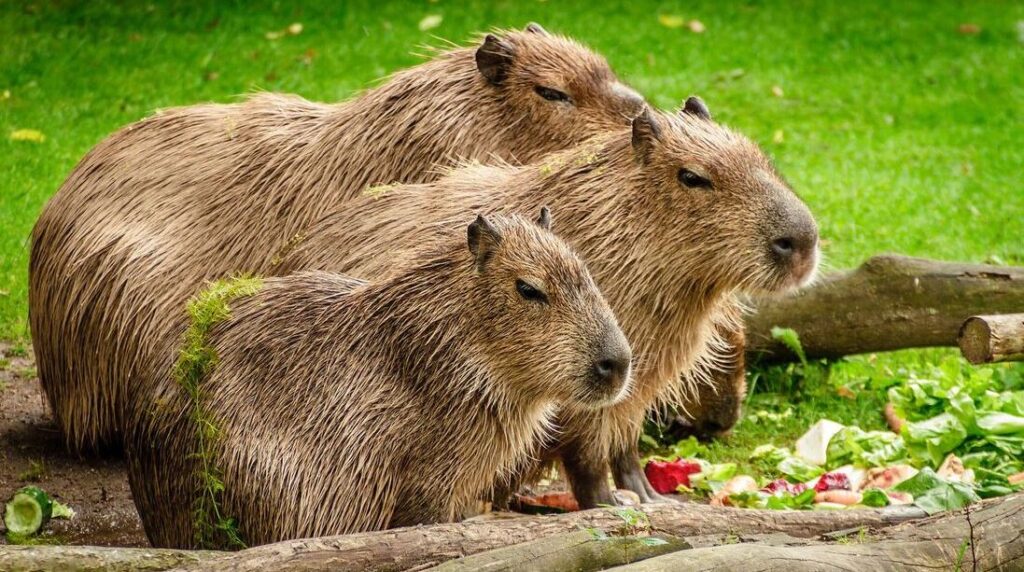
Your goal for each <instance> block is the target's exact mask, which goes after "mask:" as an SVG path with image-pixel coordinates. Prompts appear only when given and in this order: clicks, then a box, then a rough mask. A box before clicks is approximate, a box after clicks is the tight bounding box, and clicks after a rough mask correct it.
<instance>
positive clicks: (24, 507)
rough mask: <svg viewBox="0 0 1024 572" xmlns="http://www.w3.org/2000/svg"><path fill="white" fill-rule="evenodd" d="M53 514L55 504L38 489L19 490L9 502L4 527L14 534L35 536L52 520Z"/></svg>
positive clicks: (5, 511) (5, 512) (25, 488)
mask: <svg viewBox="0 0 1024 572" xmlns="http://www.w3.org/2000/svg"><path fill="white" fill-rule="evenodd" d="M52 514H53V502H52V501H50V497H49V496H47V495H46V493H45V492H43V490H42V489H40V488H38V487H24V488H21V489H19V490H18V491H17V492H15V493H14V496H13V497H11V500H9V501H7V507H6V509H5V510H4V525H5V526H7V532H10V533H12V534H20V535H29V534H35V533H36V532H38V531H39V529H40V528H42V527H43V525H44V524H46V523H47V522H48V521H49V520H50V516H51V515H52Z"/></svg>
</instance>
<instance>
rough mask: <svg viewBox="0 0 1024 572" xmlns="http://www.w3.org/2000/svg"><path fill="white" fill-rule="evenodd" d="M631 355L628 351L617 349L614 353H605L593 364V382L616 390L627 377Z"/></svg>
mask: <svg viewBox="0 0 1024 572" xmlns="http://www.w3.org/2000/svg"><path fill="white" fill-rule="evenodd" d="M631 357H632V356H631V355H630V354H629V351H628V350H623V349H622V348H618V349H617V350H615V351H611V352H606V353H605V355H603V356H601V358H600V359H598V360H597V361H595V362H594V367H593V372H594V380H595V381H596V382H597V384H598V385H599V386H601V387H605V388H608V389H613V390H616V391H617V390H618V389H619V388H620V387H622V385H623V384H624V383H626V378H627V377H629V360H630V359H631Z"/></svg>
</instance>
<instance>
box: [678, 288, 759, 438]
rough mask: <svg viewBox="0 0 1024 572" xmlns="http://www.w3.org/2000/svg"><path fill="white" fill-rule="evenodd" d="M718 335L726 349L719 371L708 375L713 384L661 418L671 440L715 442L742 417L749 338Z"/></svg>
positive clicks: (729, 331)
mask: <svg viewBox="0 0 1024 572" xmlns="http://www.w3.org/2000/svg"><path fill="white" fill-rule="evenodd" d="M737 310H738V308H737ZM716 334H717V337H719V338H720V339H722V340H723V341H724V342H725V344H726V345H725V347H724V348H723V350H722V353H721V354H720V355H719V359H718V363H717V364H715V365H716V367H715V368H714V369H713V371H710V372H708V373H709V375H710V376H711V381H712V382H711V383H701V384H699V385H698V386H697V388H696V391H695V392H694V393H692V394H690V395H687V396H686V398H685V399H684V401H683V402H682V403H676V404H673V405H672V406H668V407H666V411H664V412H663V415H662V416H659V417H660V419H658V421H659V425H662V427H663V432H664V434H665V436H666V437H669V438H671V439H672V440H675V441H678V440H680V439H686V438H687V437H691V436H693V437H697V438H698V439H700V440H702V441H710V440H713V439H716V438H718V437H721V436H723V435H725V434H727V433H729V431H731V430H732V428H733V426H734V425H736V423H737V422H739V420H740V416H741V415H742V413H743V402H744V400H745V399H746V397H747V377H746V369H745V363H746V362H745V359H744V355H743V352H744V350H745V349H746V337H745V335H744V333H743V329H742V327H732V326H730V327H722V326H719V327H718V328H717V331H716Z"/></svg>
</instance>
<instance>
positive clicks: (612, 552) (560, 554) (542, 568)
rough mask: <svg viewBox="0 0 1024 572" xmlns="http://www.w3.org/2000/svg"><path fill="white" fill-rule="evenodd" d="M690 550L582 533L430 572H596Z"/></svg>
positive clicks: (670, 542) (669, 540)
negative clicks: (568, 571) (556, 571)
mask: <svg viewBox="0 0 1024 572" xmlns="http://www.w3.org/2000/svg"><path fill="white" fill-rule="evenodd" d="M686 548H690V544H689V543H687V542H685V541H683V540H680V539H678V538H675V537H665V536H642V537H641V536H605V535H598V534H595V533H593V532H590V531H585V530H581V531H578V532H573V533H570V534H563V535H561V536H552V537H549V538H542V539H540V540H534V541H532V542H524V543H523V544H517V545H515V546H506V547H505V548H498V549H497V550H489V551H487V552H481V553H479V554H474V555H472V556H465V557H463V558H457V559H455V560H449V561H448V562H445V563H444V564H441V565H440V566H435V567H433V568H429V570H430V571H431V572H476V571H478V570H487V571H488V572H512V571H518V572H526V571H530V572H533V571H536V572H547V571H548V570H573V571H574V572H597V571H598V570H606V569H608V568H611V567H612V566H621V565H623V564H632V563H634V562H640V561H641V560H646V559H647V558H653V557H655V556H660V555H662V554H668V553H669V552H674V551H676V550H683V549H686Z"/></svg>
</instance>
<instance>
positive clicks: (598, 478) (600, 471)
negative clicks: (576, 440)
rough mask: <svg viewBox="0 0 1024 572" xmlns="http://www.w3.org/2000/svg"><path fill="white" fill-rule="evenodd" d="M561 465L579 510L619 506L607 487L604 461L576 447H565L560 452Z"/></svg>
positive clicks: (606, 466) (606, 472)
mask: <svg viewBox="0 0 1024 572" xmlns="http://www.w3.org/2000/svg"><path fill="white" fill-rule="evenodd" d="M562 465H563V466H564V467H565V474H566V476H567V477H568V478H569V485H570V486H572V494H573V496H575V497H576V502H577V503H578V504H579V505H580V509H582V510H586V509H588V508H597V507H598V506H601V505H616V504H619V503H618V502H616V500H615V497H614V496H612V489H611V487H610V486H609V485H608V462H607V460H606V459H603V458H600V457H599V456H598V455H594V454H593V453H592V452H588V451H585V450H580V449H578V448H576V447H567V448H566V449H565V450H564V451H563V452H562Z"/></svg>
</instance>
